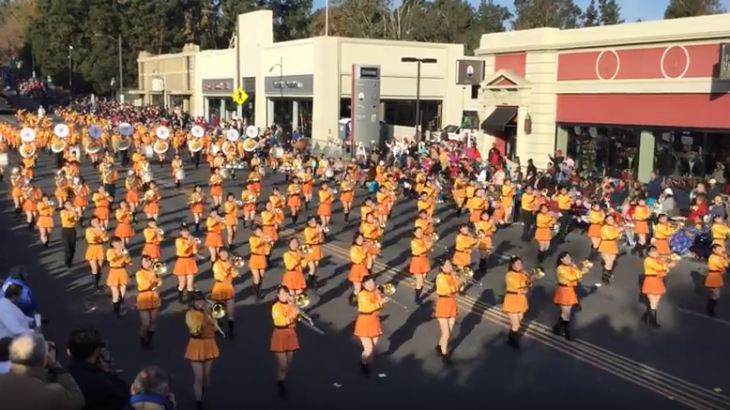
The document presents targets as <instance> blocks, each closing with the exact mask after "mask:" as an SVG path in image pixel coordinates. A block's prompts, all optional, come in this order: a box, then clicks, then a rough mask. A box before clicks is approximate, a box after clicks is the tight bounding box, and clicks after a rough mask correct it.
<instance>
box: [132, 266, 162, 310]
mask: <svg viewBox="0 0 730 410" xmlns="http://www.w3.org/2000/svg"><path fill="white" fill-rule="evenodd" d="M134 277H135V279H136V281H137V310H155V309H159V308H160V295H159V293H157V288H158V287H159V286H160V279H159V278H158V277H157V275H155V274H154V273H152V271H150V270H148V269H144V268H142V269H140V270H138V271H137V273H135V274H134Z"/></svg>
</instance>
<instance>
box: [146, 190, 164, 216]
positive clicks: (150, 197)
mask: <svg viewBox="0 0 730 410" xmlns="http://www.w3.org/2000/svg"><path fill="white" fill-rule="evenodd" d="M160 199H162V197H161V196H160V193H159V192H157V191H156V190H153V189H148V190H147V192H145V193H144V213H145V214H148V215H157V214H159V213H160Z"/></svg>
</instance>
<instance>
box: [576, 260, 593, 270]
mask: <svg viewBox="0 0 730 410" xmlns="http://www.w3.org/2000/svg"><path fill="white" fill-rule="evenodd" d="M592 267H593V262H591V260H590V259H583V260H582V261H580V263H579V264H578V269H580V270H581V271H583V272H588V271H589V270H590V269H591V268H592Z"/></svg>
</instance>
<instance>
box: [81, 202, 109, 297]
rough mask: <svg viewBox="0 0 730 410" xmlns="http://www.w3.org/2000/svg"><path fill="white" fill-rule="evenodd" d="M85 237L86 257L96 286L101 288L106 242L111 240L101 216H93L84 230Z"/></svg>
mask: <svg viewBox="0 0 730 410" xmlns="http://www.w3.org/2000/svg"><path fill="white" fill-rule="evenodd" d="M84 239H86V255H85V256H84V259H86V261H87V262H89V268H90V269H91V276H93V277H94V287H95V288H96V289H99V288H100V284H101V267H102V265H103V264H104V258H105V255H104V243H105V242H107V241H108V240H109V236H108V235H107V233H106V230H105V229H104V227H103V226H102V225H101V222H100V221H99V218H97V217H95V216H94V217H92V218H91V221H90V222H89V227H88V228H86V230H85V231H84Z"/></svg>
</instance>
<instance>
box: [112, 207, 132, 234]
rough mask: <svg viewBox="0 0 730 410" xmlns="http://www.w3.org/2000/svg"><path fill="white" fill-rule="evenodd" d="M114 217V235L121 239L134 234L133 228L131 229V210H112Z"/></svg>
mask: <svg viewBox="0 0 730 410" xmlns="http://www.w3.org/2000/svg"><path fill="white" fill-rule="evenodd" d="M114 219H116V221H117V226H116V228H114V236H118V237H120V238H122V239H129V238H131V237H133V236H134V229H132V212H131V211H130V210H128V209H121V208H119V209H117V210H116V211H114Z"/></svg>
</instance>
